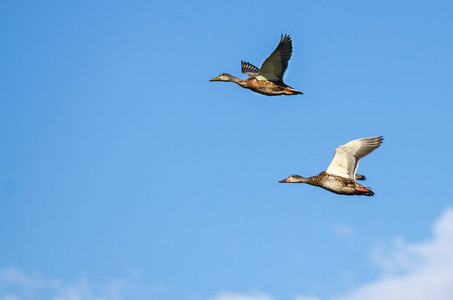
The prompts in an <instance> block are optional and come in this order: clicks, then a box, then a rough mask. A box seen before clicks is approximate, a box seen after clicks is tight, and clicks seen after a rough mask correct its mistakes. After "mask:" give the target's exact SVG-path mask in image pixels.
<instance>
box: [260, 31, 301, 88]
mask: <svg viewBox="0 0 453 300" xmlns="http://www.w3.org/2000/svg"><path fill="white" fill-rule="evenodd" d="M292 53H293V45H292V42H291V38H290V37H289V35H287V34H285V35H283V34H282V35H281V38H280V43H279V44H278V46H277V48H276V49H275V50H274V52H272V54H271V55H269V57H268V58H266V60H265V61H264V62H263V64H262V65H261V69H260V71H259V73H258V76H257V79H261V80H269V81H273V82H278V83H281V82H283V74H284V73H285V71H286V68H287V67H288V61H289V59H290V58H291V55H292Z"/></svg>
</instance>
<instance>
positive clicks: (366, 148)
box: [326, 136, 384, 180]
mask: <svg viewBox="0 0 453 300" xmlns="http://www.w3.org/2000/svg"><path fill="white" fill-rule="evenodd" d="M383 140H384V139H383V138H382V136H376V137H369V138H362V139H357V140H353V141H350V142H349V143H346V144H344V145H341V146H340V147H338V148H337V149H336V150H335V154H334V156H333V160H332V162H331V163H330V165H329V167H328V168H327V170H326V172H327V173H330V174H334V175H338V176H341V177H346V178H350V179H353V180H354V179H355V172H356V170H357V165H358V164H359V160H360V159H361V158H362V157H364V156H366V155H368V154H370V153H371V152H373V150H374V149H376V148H378V147H379V146H380V145H381V144H382V141H383Z"/></svg>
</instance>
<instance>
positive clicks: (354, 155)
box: [279, 136, 383, 196]
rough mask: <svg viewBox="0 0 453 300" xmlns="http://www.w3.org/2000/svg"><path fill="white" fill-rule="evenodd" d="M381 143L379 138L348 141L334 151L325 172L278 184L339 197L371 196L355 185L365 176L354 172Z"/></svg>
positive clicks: (292, 177) (366, 188)
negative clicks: (304, 186)
mask: <svg viewBox="0 0 453 300" xmlns="http://www.w3.org/2000/svg"><path fill="white" fill-rule="evenodd" d="M382 141H383V138H382V137H381V136H378V137H370V138H362V139H357V140H353V141H350V142H349V143H346V144H344V145H341V146H340V147H338V148H337V149H336V150H335V155H334V157H333V160H332V162H331V164H330V165H329V167H328V168H327V170H325V171H322V172H321V173H319V174H318V175H315V176H312V177H308V178H304V177H302V176H299V175H291V176H289V177H288V178H286V179H284V180H280V181H279V182H281V183H307V184H310V185H314V186H319V187H321V188H323V189H325V190H327V191H330V192H332V193H335V194H340V195H359V196H373V195H374V193H373V191H371V189H370V188H368V187H365V186H363V185H361V184H360V183H357V181H356V180H365V176H363V175H359V174H356V170H357V166H358V163H359V160H360V159H361V158H362V157H364V156H366V155H368V154H370V153H371V152H372V151H374V150H375V149H376V148H378V147H379V146H380V145H381V143H382Z"/></svg>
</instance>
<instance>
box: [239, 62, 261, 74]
mask: <svg viewBox="0 0 453 300" xmlns="http://www.w3.org/2000/svg"><path fill="white" fill-rule="evenodd" d="M241 71H242V73H244V74H245V75H247V76H248V77H255V76H256V75H258V72H259V71H260V69H258V68H257V67H255V66H254V65H252V64H251V63H249V62H246V61H242V60H241Z"/></svg>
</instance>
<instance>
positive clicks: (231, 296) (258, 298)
mask: <svg viewBox="0 0 453 300" xmlns="http://www.w3.org/2000/svg"><path fill="white" fill-rule="evenodd" d="M213 300H273V298H271V297H269V296H267V295H265V294H261V293H250V294H236V293H229V292H226V293H220V294H219V295H217V297H215V298H214V299H213Z"/></svg>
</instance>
